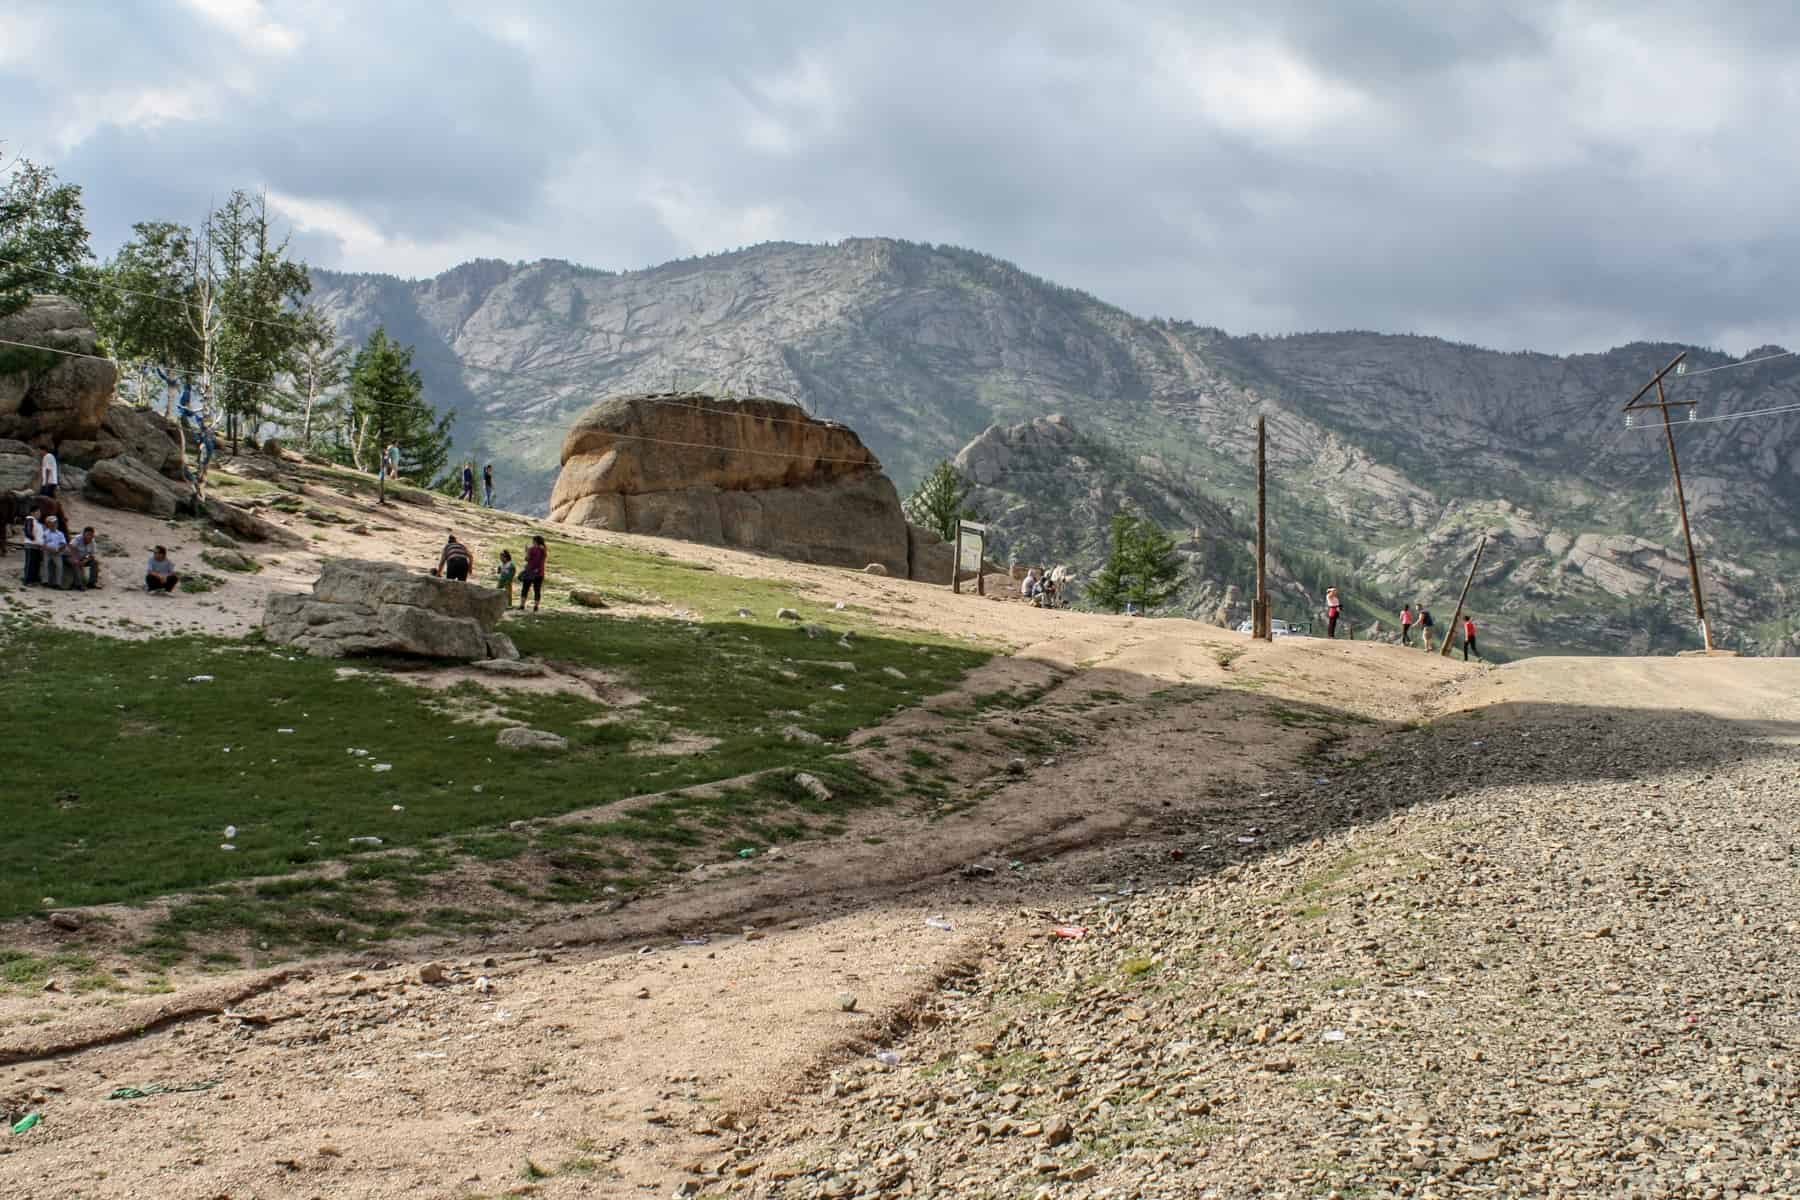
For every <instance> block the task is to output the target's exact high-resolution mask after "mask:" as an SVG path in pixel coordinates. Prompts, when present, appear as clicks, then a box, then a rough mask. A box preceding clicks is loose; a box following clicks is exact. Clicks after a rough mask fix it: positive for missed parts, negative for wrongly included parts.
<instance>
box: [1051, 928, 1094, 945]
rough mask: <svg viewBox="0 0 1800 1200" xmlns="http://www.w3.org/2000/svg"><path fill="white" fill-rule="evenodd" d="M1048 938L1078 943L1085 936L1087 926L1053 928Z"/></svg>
mask: <svg viewBox="0 0 1800 1200" xmlns="http://www.w3.org/2000/svg"><path fill="white" fill-rule="evenodd" d="M1050 936H1051V937H1059V938H1067V939H1068V940H1069V941H1072V942H1079V941H1080V940H1081V939H1082V938H1084V937H1086V936H1087V926H1086V925H1057V926H1054V927H1053V928H1052V929H1051V930H1050Z"/></svg>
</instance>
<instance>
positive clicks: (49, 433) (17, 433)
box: [0, 296, 118, 446]
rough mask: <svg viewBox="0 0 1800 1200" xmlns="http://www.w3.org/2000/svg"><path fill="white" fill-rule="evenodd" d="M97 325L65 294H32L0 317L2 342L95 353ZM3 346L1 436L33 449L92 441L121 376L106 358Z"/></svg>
mask: <svg viewBox="0 0 1800 1200" xmlns="http://www.w3.org/2000/svg"><path fill="white" fill-rule="evenodd" d="M94 337H95V334H94V326H93V324H92V323H91V322H89V321H88V319H87V314H85V313H83V312H82V311H81V309H80V308H79V307H78V306H77V305H75V304H74V303H73V302H72V301H69V300H66V299H64V298H63V297H61V296H34V297H32V299H31V301H30V302H29V303H28V304H27V305H26V306H25V307H24V308H23V309H21V310H20V311H18V312H16V313H14V314H12V315H11V316H9V317H0V338H3V339H5V340H7V341H11V342H25V343H28V344H30V345H32V346H46V347H52V348H53V350H68V351H73V352H74V353H77V354H93V353H95V349H94ZM53 350H25V349H21V348H19V347H17V346H0V437H6V438H18V439H19V440H21V441H26V442H30V443H32V444H33V445H51V446H54V445H57V444H59V443H61V442H64V441H91V440H93V439H94V438H96V437H98V435H99V433H100V426H101V424H102V423H103V422H104V420H105V418H106V409H107V406H108V405H109V404H110V403H112V397H113V384H114V382H115V381H116V379H117V378H118V372H117V371H116V370H115V369H114V368H113V365H112V364H111V363H110V362H107V361H105V360H104V359H93V358H70V357H69V356H67V355H64V354H57V353H54V352H53Z"/></svg>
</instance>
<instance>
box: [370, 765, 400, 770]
mask: <svg viewBox="0 0 1800 1200" xmlns="http://www.w3.org/2000/svg"><path fill="white" fill-rule="evenodd" d="M393 769H394V764H393V763H376V764H375V765H374V766H372V767H370V768H369V770H371V771H391V770H393Z"/></svg>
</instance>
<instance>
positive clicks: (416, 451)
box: [345, 327, 456, 485]
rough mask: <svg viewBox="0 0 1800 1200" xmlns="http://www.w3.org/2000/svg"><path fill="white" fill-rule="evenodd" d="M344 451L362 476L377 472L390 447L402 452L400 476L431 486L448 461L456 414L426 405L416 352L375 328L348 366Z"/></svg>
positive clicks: (384, 331) (382, 330)
mask: <svg viewBox="0 0 1800 1200" xmlns="http://www.w3.org/2000/svg"><path fill="white" fill-rule="evenodd" d="M345 418H346V423H347V425H348V429H347V430H346V434H347V439H346V441H347V445H346V446H345V450H346V452H347V456H348V458H349V459H350V462H351V463H352V465H354V466H355V467H356V468H357V470H359V471H368V470H379V467H380V462H381V455H382V452H383V451H384V450H386V449H387V447H388V446H389V445H395V446H398V447H399V448H400V473H401V474H402V475H405V476H408V477H410V478H412V479H414V480H416V481H418V482H419V483H421V484H425V485H429V484H431V483H432V482H433V481H434V480H436V479H437V478H438V477H439V476H440V475H441V474H442V473H443V470H444V464H445V463H447V462H449V460H450V425H451V423H452V422H453V421H455V420H456V412H455V410H454V409H452V410H451V411H450V412H447V413H445V414H444V415H443V416H442V417H439V416H438V415H437V414H436V413H434V412H432V410H431V406H430V405H429V404H427V403H425V389H424V383H423V381H422V380H421V379H420V378H419V373H418V372H417V371H415V370H413V365H412V347H411V346H402V345H401V344H400V343H398V342H396V341H394V340H392V339H391V338H389V337H388V335H387V330H385V329H382V328H380V327H377V328H376V330H375V332H373V333H371V334H370V335H369V340H368V341H366V342H364V343H363V346H362V349H361V350H358V351H357V352H356V359H355V361H354V362H352V363H351V364H350V396H349V404H348V406H347V408H346V411H345Z"/></svg>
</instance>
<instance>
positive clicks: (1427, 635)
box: [1417, 604, 1431, 650]
mask: <svg viewBox="0 0 1800 1200" xmlns="http://www.w3.org/2000/svg"><path fill="white" fill-rule="evenodd" d="M1417 607H1418V611H1419V620H1418V626H1419V645H1421V646H1423V647H1425V649H1427V650H1429V649H1431V610H1430V609H1429V608H1426V607H1425V606H1424V605H1423V604H1421V605H1418V606H1417Z"/></svg>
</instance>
